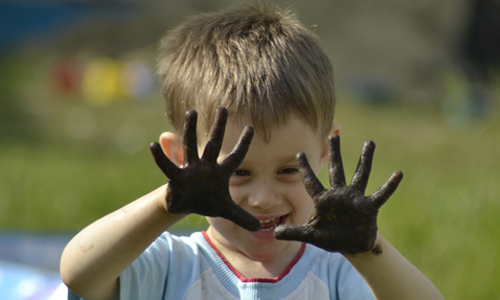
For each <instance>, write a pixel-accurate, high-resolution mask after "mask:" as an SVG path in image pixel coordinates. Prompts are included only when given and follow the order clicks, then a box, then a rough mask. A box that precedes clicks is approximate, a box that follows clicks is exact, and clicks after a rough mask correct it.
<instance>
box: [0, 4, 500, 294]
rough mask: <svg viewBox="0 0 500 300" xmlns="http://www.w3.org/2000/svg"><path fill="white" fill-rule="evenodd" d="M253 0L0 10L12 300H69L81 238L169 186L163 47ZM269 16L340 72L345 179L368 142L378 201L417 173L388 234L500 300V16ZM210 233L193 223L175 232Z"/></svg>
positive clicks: (438, 278)
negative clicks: (205, 18)
mask: <svg viewBox="0 0 500 300" xmlns="http://www.w3.org/2000/svg"><path fill="white" fill-rule="evenodd" d="M253 2H254V1H244V0H241V1H229V0H163V1H160V0H142V1H133V0H115V1H111V0H110V1H102V0H101V1H97V0H96V1H92V0H86V1H85V0H80V1H77V0H73V1H71V0H45V1H35V0H33V1H29V0H18V1H5V0H4V1H0V295H2V296H1V298H2V299H56V298H57V297H61V296H60V295H62V294H63V292H61V290H60V289H59V290H58V288H57V287H58V286H59V284H60V278H59V277H58V273H57V270H58V264H59V257H60V254H61V252H62V249H63V247H64V245H65V244H66V243H67V241H68V240H69V239H70V238H71V237H72V236H73V235H74V234H75V233H76V232H77V231H79V230H80V229H82V228H83V227H85V226H86V225H88V224H90V223H91V222H93V221H94V220H96V219H98V218H100V217H102V216H104V215H106V214H107V213H110V212H111V211H113V210H116V209H118V208H120V207H121V206H123V205H125V204H127V203H129V202H130V201H132V200H134V199H136V198H138V197H139V196H141V195H143V194H145V193H147V192H149V191H150V190H152V189H154V188H156V187H158V186H159V185H161V184H164V183H165V178H164V176H163V175H162V173H161V172H160V171H159V170H158V169H157V167H156V165H155V163H154V161H153V160H152V158H151V155H150V153H149V150H148V145H149V143H150V142H152V141H156V140H157V139H158V137H159V135H160V134H161V132H163V131H166V130H168V129H169V126H170V125H169V124H168V122H167V121H166V118H165V116H164V114H165V112H164V107H163V104H162V99H161V96H160V93H159V90H160V88H159V85H158V82H157V81H156V77H155V63H156V50H157V45H158V44H157V42H158V40H159V38H160V37H161V36H162V35H163V34H164V33H165V32H166V31H167V30H168V29H170V28H172V27H173V26H175V25H176V24H178V23H180V22H182V21H183V20H184V19H185V18H186V17H188V16H191V15H193V14H195V13H199V12H207V11H212V10H217V9H221V8H224V7H227V6H228V5H239V4H242V3H247V4H251V3H253ZM261 2H269V3H275V4H278V5H280V6H281V7H284V8H289V9H291V10H292V11H294V12H296V14H297V16H298V18H299V19H300V20H301V21H302V22H303V24H304V25H305V26H306V27H308V28H309V29H310V30H312V31H313V32H314V33H315V34H317V35H318V36H319V38H320V40H321V42H322V45H323V46H324V48H325V50H326V51H327V53H328V55H329V57H330V58H331V60H332V62H333V65H334V68H335V70H336V85H337V91H338V108H337V115H336V122H338V123H340V124H341V125H342V151H343V157H344V165H345V168H346V172H347V176H352V174H353V172H354V168H355V166H356V163H357V159H358V156H359V154H360V151H361V147H362V144H363V142H364V141H365V140H367V139H371V140H374V141H375V142H376V144H377V153H376V156H375V161H374V168H373V171H372V176H371V179H370V185H369V188H368V192H370V193H371V192H373V191H374V190H375V189H376V188H378V187H379V186H380V185H381V184H383V183H384V182H385V180H387V178H388V177H389V176H390V174H391V173H392V172H393V171H394V170H398V169H399V170H402V171H403V173H404V174H405V179H404V180H403V182H402V184H401V186H400V188H399V189H398V191H397V192H396V193H395V195H394V196H393V197H392V198H391V199H390V201H389V202H388V203H387V204H386V205H384V207H383V208H382V210H381V213H380V217H379V227H380V231H381V233H382V234H383V235H384V236H385V237H386V238H387V239H388V240H389V241H391V242H392V243H393V244H394V245H395V246H396V247H397V248H398V249H399V250H400V252H402V253H403V255H405V256H406V257H407V258H408V259H409V260H410V261H411V262H413V263H414V264H415V265H416V266H417V267H418V268H419V269H420V270H422V271H423V272H424V273H425V274H426V275H427V276H428V277H429V278H430V279H431V280H432V281H433V282H434V283H435V284H436V285H437V287H438V288H439V289H440V290H441V292H442V293H443V294H444V296H445V298H447V299H500V285H498V284H497V282H498V280H499V279H500V258H499V253H500V238H499V237H500V218H499V217H498V216H499V215H500V184H498V182H499V181H500V171H499V170H500V159H499V158H498V156H499V154H500V130H499V125H500V121H499V111H498V103H499V98H500V72H499V66H500V65H499V61H500V2H499V1H495V0H421V1H407V0H403V1H401V0H379V1H369V0H350V1H347V0H335V1H332V0H308V1H298V0H288V1H285V0H283V1H281V0H274V1H261ZM321 179H322V180H323V181H324V182H325V184H326V183H327V176H326V173H325V172H324V170H323V172H322V173H321ZM204 228H206V222H205V220H203V219H202V218H201V217H199V216H190V217H189V218H187V219H186V220H185V221H183V222H182V223H181V224H179V225H177V226H176V228H174V229H173V231H174V232H176V233H178V234H188V233H189V232H191V231H193V230H199V229H204ZM6 295H7V296H6ZM50 297H52V298H50ZM63 297H64V296H63ZM57 299H60V298H57Z"/></svg>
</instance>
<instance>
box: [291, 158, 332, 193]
mask: <svg viewBox="0 0 500 300" xmlns="http://www.w3.org/2000/svg"><path fill="white" fill-rule="evenodd" d="M295 159H296V161H297V165H298V166H299V174H300V178H301V179H302V182H303V183H304V186H305V187H306V190H307V192H308V193H309V195H311V197H313V199H314V196H315V195H317V194H319V193H320V192H322V191H324V190H325V188H324V187H323V184H321V181H319V179H318V177H317V176H316V174H314V171H313V169H312V168H311V165H309V162H308V161H307V157H306V155H305V154H304V153H298V154H297V156H296V157H295Z"/></svg>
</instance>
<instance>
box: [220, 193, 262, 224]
mask: <svg viewBox="0 0 500 300" xmlns="http://www.w3.org/2000/svg"><path fill="white" fill-rule="evenodd" d="M231 202H232V200H231ZM232 204H233V205H231V206H229V207H228V208H227V209H226V210H224V211H223V212H222V214H221V217H222V218H224V219H228V220H230V221H232V222H233V223H234V224H236V225H238V226H240V227H243V228H245V229H246V230H249V231H257V230H259V228H260V222H259V220H258V219H257V218H256V217H254V216H252V215H251V214H250V213H249V212H247V211H246V210H244V209H243V208H241V207H240V206H238V205H237V204H236V203H234V202H232Z"/></svg>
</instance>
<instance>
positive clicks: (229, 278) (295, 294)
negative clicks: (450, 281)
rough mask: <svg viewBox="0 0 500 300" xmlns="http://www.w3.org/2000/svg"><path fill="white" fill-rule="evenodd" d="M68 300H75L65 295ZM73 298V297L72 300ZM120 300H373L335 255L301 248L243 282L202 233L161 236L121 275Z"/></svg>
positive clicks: (353, 274)
mask: <svg viewBox="0 0 500 300" xmlns="http://www.w3.org/2000/svg"><path fill="white" fill-rule="evenodd" d="M69 294H70V295H69V297H68V299H79V298H78V297H75V296H74V295H72V293H69ZM72 297H74V298H72ZM120 299H122V300H129V299H130V300H139V299H147V300H156V299H157V300H164V299H174V300H177V299H190V300H191V299H196V300H197V299H200V300H202V299H211V300H212V299H213V300H216V299H225V300H227V299H245V300H246V299H248V300H250V299H251V300H254V299H273V300H274V299H332V300H335V299H338V300H363V299H367V300H368V299H370V300H371V299H374V298H373V296H372V294H371V292H370V290H369V289H368V287H367V286H366V284H365V282H364V281H363V280H362V278H361V277H360V275H359V274H358V273H357V272H356V270H355V269H354V268H353V267H352V266H351V265H350V264H349V262H348V261H347V260H346V259H345V258H344V257H343V256H342V255H340V254H338V253H330V252H326V251H324V250H322V249H319V248H317V247H315V246H312V245H309V244H308V245H306V244H304V245H303V247H302V250H301V252H300V253H299V255H298V256H297V258H296V259H295V260H294V261H293V262H292V263H291V265H290V266H289V267H288V268H287V270H285V271H284V272H283V273H282V275H280V276H279V277H277V278H245V277H243V276H242V275H241V274H240V273H239V272H238V271H236V270H235V269H234V268H233V267H232V266H231V265H230V264H229V263H228V262H226V261H225V259H224V258H223V257H222V255H220V253H218V251H217V250H216V249H215V247H213V245H212V244H211V242H210V240H209V238H208V236H207V235H206V234H205V233H204V232H196V233H193V234H192V235H191V236H190V237H177V236H173V235H171V234H169V233H167V232H165V233H164V234H162V235H161V236H160V237H159V238H158V239H157V240H156V241H155V242H154V243H153V244H151V246H150V247H149V248H148V249H146V251H144V253H143V254H142V255H141V256H140V257H139V258H137V260H135V261H134V262H133V263H132V264H131V265H130V266H129V267H128V268H127V269H126V270H125V271H124V272H123V273H122V274H121V275H120Z"/></svg>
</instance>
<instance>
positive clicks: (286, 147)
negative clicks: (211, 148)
mask: <svg viewBox="0 0 500 300" xmlns="http://www.w3.org/2000/svg"><path fill="white" fill-rule="evenodd" d="M247 125H250V126H253V124H252V122H251V121H250V118H248V117H239V118H234V117H233V118H232V117H229V118H228V122H227V126H226V132H225V135H224V142H223V148H222V152H223V153H226V154H228V153H230V152H231V150H232V149H233V148H234V146H235V145H236V143H237V142H238V139H239V136H240V134H241V132H242V130H243V128H244V127H245V126H247ZM321 141H322V139H321V137H320V136H319V134H318V133H317V132H316V131H314V130H313V129H312V128H311V127H310V126H309V125H307V124H306V123H305V122H304V121H302V120H301V119H299V118H297V117H295V116H292V117H291V118H290V119H289V120H288V121H287V122H286V123H285V124H282V125H276V126H272V127H271V136H270V139H269V140H266V139H265V138H264V137H263V136H262V135H260V134H259V133H258V132H256V133H255V135H254V137H253V139H252V143H251V145H250V148H249V151H248V154H247V156H253V155H257V156H266V157H269V156H275V157H277V156H279V154H283V155H285V154H288V155H292V156H294V155H295V154H296V153H298V152H306V154H307V153H308V152H309V153H310V154H313V152H316V151H317V150H321V149H322V147H321V146H322V143H321ZM221 154H222V153H221Z"/></svg>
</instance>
